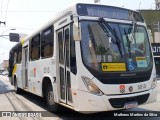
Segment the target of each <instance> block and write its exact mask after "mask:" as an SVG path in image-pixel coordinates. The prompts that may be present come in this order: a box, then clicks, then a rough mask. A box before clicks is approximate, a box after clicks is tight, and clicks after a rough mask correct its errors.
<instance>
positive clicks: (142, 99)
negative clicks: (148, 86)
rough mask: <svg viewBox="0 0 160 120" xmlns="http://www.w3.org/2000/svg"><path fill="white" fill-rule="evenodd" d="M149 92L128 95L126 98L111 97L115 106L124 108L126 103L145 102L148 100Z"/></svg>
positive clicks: (111, 102)
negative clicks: (132, 95)
mask: <svg viewBox="0 0 160 120" xmlns="http://www.w3.org/2000/svg"><path fill="white" fill-rule="evenodd" d="M148 97H149V94H144V95H140V96H134V97H126V98H111V99H109V102H110V104H111V105H112V107H113V108H123V107H124V104H125V103H128V102H135V101H137V102H138V105H140V104H143V103H145V102H146V101H147V99H148Z"/></svg>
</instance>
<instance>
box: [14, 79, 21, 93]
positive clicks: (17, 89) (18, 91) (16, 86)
mask: <svg viewBox="0 0 160 120" xmlns="http://www.w3.org/2000/svg"><path fill="white" fill-rule="evenodd" d="M14 90H15V93H17V94H21V91H22V90H21V89H20V88H18V85H17V80H15V82H14Z"/></svg>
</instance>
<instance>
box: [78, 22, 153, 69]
mask: <svg viewBox="0 0 160 120" xmlns="http://www.w3.org/2000/svg"><path fill="white" fill-rule="evenodd" d="M133 26H134V30H133ZM81 28H82V29H81V32H82V41H81V51H82V58H83V63H84V64H85V66H87V67H89V68H91V69H93V70H96V71H99V72H117V71H118V72H121V71H123V72H124V71H133V72H136V71H145V70H146V69H149V68H151V66H152V54H151V49H150V45H149V39H148V35H147V31H146V29H145V27H144V26H140V25H137V24H124V23H123V24H122V23H112V22H107V23H104V22H102V21H81ZM104 65H106V66H104ZM103 67H106V69H103Z"/></svg>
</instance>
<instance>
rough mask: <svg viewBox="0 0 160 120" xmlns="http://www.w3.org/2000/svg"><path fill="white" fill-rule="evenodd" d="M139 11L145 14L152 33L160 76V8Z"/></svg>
mask: <svg viewBox="0 0 160 120" xmlns="http://www.w3.org/2000/svg"><path fill="white" fill-rule="evenodd" d="M139 12H141V14H142V15H143V17H144V19H145V21H146V24H147V27H148V29H149V30H151V33H152V37H153V39H152V40H151V42H152V49H153V55H154V60H155V65H156V72H157V77H160V10H139Z"/></svg>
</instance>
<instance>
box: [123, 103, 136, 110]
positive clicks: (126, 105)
mask: <svg viewBox="0 0 160 120" xmlns="http://www.w3.org/2000/svg"><path fill="white" fill-rule="evenodd" d="M137 106H138V103H137V102H129V103H125V105H124V108H125V109H130V108H136V107H137Z"/></svg>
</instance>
